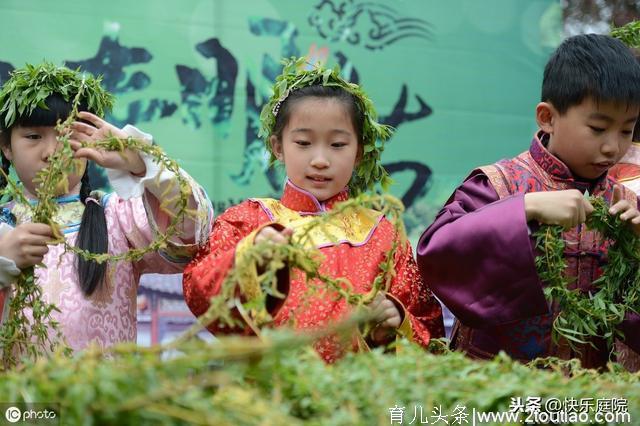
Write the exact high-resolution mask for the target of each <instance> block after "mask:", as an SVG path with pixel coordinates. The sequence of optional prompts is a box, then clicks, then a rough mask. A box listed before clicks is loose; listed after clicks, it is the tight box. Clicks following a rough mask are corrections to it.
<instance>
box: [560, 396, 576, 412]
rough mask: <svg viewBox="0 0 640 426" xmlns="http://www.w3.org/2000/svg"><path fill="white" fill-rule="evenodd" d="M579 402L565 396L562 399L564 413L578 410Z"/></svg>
mask: <svg viewBox="0 0 640 426" xmlns="http://www.w3.org/2000/svg"><path fill="white" fill-rule="evenodd" d="M579 408H580V402H579V401H578V400H577V399H575V398H565V399H564V411H565V412H566V413H577V412H579V411H580V410H579Z"/></svg>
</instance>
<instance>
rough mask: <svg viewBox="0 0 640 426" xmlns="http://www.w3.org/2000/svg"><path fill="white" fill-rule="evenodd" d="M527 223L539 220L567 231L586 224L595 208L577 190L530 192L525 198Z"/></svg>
mask: <svg viewBox="0 0 640 426" xmlns="http://www.w3.org/2000/svg"><path fill="white" fill-rule="evenodd" d="M524 209H525V213H526V215H527V222H528V221H530V220H537V221H538V222H540V223H545V224H547V225H562V226H563V227H564V228H565V229H571V228H573V227H574V226H576V225H578V224H580V223H584V222H585V221H586V220H587V216H589V215H590V214H591V212H593V206H592V205H591V203H590V202H589V201H588V200H587V199H586V198H584V195H582V193H581V192H580V191H578V190H577V189H567V190H564V191H541V192H529V193H527V194H525V196H524Z"/></svg>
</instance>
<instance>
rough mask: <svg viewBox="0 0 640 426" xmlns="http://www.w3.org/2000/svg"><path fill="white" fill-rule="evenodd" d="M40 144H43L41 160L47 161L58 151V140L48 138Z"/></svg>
mask: <svg viewBox="0 0 640 426" xmlns="http://www.w3.org/2000/svg"><path fill="white" fill-rule="evenodd" d="M41 143H42V144H43V149H42V159H43V160H45V161H47V160H48V159H49V157H51V156H52V155H53V153H54V152H56V150H57V149H58V145H59V143H58V138H56V137H55V136H50V137H47V138H46V139H44V140H43V141H42V142H41Z"/></svg>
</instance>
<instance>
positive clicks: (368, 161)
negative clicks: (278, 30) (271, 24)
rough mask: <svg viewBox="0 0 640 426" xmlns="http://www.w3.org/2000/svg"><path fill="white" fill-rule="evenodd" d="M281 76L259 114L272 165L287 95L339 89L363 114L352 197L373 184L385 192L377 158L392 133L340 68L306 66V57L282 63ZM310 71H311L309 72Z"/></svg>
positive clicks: (384, 177) (386, 182) (384, 176)
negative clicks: (274, 141) (276, 130)
mask: <svg viewBox="0 0 640 426" xmlns="http://www.w3.org/2000/svg"><path fill="white" fill-rule="evenodd" d="M283 64H284V68H283V70H282V73H281V74H280V75H279V76H278V77H277V78H276V82H275V84H274V85H273V95H272V96H271V98H269V101H268V102H267V103H266V104H265V106H264V107H263V109H262V112H261V113H260V122H261V123H262V126H261V129H260V134H259V136H260V137H264V138H265V143H266V147H267V150H268V151H269V152H270V153H271V163H274V162H275V160H276V158H275V156H274V155H273V152H271V144H270V143H269V138H270V137H271V135H272V133H273V130H274V127H275V124H276V116H277V115H278V112H279V110H280V106H281V105H282V103H283V102H284V101H285V100H286V99H287V97H288V96H289V94H290V93H291V92H293V91H295V90H298V89H301V88H303V87H307V86H313V85H316V84H319V85H323V86H333V87H340V88H342V89H344V90H346V91H347V92H349V93H351V94H352V95H353V96H354V97H355V98H356V100H357V103H358V108H359V109H360V111H362V113H363V114H364V123H363V129H362V142H363V146H364V150H363V154H362V159H361V160H360V162H359V164H358V166H357V167H356V169H355V171H354V176H353V178H352V179H351V182H350V183H349V188H350V190H351V192H352V195H357V194H359V193H361V192H366V191H369V190H372V189H373V188H374V186H375V184H376V183H380V184H381V186H382V188H383V190H385V191H386V190H387V189H388V187H389V184H390V183H391V178H390V177H389V174H388V173H387V171H386V170H385V169H384V167H383V166H382V164H381V162H380V156H381V155H382V152H383V151H384V142H385V141H386V140H387V139H389V138H390V137H391V135H392V133H393V128H392V127H391V126H388V125H386V124H380V123H378V121H377V118H378V114H377V113H376V109H375V107H374V106H373V101H371V99H370V98H369V96H367V94H366V93H365V92H364V91H363V90H362V88H360V86H359V85H357V84H355V83H350V82H348V81H346V80H345V79H343V78H342V77H341V76H340V68H339V67H338V66H335V67H334V68H325V67H323V66H321V65H320V64H309V63H308V59H307V58H306V57H301V58H295V57H291V58H290V59H285V60H284V61H283ZM309 67H310V68H309Z"/></svg>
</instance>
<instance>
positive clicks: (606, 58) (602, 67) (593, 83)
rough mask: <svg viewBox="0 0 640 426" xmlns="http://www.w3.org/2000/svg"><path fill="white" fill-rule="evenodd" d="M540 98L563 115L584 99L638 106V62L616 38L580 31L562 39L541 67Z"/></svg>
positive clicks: (639, 71) (639, 69)
mask: <svg viewBox="0 0 640 426" xmlns="http://www.w3.org/2000/svg"><path fill="white" fill-rule="evenodd" d="M541 98H542V101H543V102H550V103H551V104H553V106H554V108H555V109H556V110H557V111H558V112H559V113H560V114H564V113H565V112H566V111H567V110H568V109H569V108H570V107H572V106H575V105H579V104H580V103H581V102H582V101H583V100H584V99H586V98H592V99H593V100H594V101H595V102H615V103H620V104H626V105H627V106H637V105H640V65H639V64H638V62H637V61H636V59H635V58H634V56H633V54H632V52H631V50H630V49H629V48H628V47H627V46H626V45H625V44H624V43H623V42H621V41H620V40H617V39H615V38H613V37H609V36H605V35H600V34H583V35H577V36H574V37H569V38H567V39H566V40H564V41H563V42H562V43H561V44H560V46H558V48H557V49H556V51H555V52H554V53H553V54H552V55H551V58H550V59H549V61H548V62H547V65H546V66H545V69H544V77H543V81H542V97H541Z"/></svg>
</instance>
